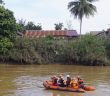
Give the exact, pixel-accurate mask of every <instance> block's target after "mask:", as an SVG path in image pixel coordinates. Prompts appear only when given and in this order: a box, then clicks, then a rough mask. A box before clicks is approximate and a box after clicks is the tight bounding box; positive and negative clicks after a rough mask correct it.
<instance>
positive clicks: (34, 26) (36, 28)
mask: <svg viewBox="0 0 110 96" xmlns="http://www.w3.org/2000/svg"><path fill="white" fill-rule="evenodd" d="M25 27H26V30H42V25H41V24H40V23H38V25H37V26H36V25H35V24H34V23H33V22H32V21H30V22H28V23H27V25H26V26H25Z"/></svg>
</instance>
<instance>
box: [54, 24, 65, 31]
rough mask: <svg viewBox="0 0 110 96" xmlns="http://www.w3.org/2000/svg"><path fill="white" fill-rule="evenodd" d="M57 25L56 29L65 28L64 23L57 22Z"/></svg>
mask: <svg viewBox="0 0 110 96" xmlns="http://www.w3.org/2000/svg"><path fill="white" fill-rule="evenodd" d="M54 25H55V30H62V28H63V23H56V24H54Z"/></svg>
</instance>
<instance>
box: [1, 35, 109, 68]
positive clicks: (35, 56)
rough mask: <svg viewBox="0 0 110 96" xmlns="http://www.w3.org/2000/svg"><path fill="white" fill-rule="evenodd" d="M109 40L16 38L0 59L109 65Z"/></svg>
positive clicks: (37, 62)
mask: <svg viewBox="0 0 110 96" xmlns="http://www.w3.org/2000/svg"><path fill="white" fill-rule="evenodd" d="M109 50H110V42H109V40H108V39H103V38H98V37H93V36H91V35H85V36H84V37H82V38H81V39H76V40H54V39H53V38H52V37H46V38H40V39H37V38H16V40H15V42H14V44H13V47H12V48H11V49H10V50H9V51H8V52H7V53H6V54H2V55H0V60H1V61H2V62H14V63H20V64H48V63H49V64H50V63H51V64H54V63H60V64H83V65H91V66H96V65H101V66H102V65H110V63H109V58H110V51H109Z"/></svg>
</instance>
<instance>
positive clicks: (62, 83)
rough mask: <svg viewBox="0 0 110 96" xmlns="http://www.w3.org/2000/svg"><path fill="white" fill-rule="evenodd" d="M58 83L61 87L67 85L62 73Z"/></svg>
mask: <svg viewBox="0 0 110 96" xmlns="http://www.w3.org/2000/svg"><path fill="white" fill-rule="evenodd" d="M58 85H59V86H60V87H65V83H64V79H63V76H62V75H60V76H59V80H58Z"/></svg>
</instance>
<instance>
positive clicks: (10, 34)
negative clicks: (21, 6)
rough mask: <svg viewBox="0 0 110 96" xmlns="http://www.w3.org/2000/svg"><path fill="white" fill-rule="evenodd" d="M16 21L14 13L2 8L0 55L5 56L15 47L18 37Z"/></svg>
mask: <svg viewBox="0 0 110 96" xmlns="http://www.w3.org/2000/svg"><path fill="white" fill-rule="evenodd" d="M16 31H17V27H16V20H15V18H14V15H13V12H12V11H10V10H8V9H5V8H4V7H3V6H0V55H4V54H6V53H7V52H8V50H9V49H10V48H11V47H12V46H13V43H12V42H13V41H14V39H15V37H16Z"/></svg>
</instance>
